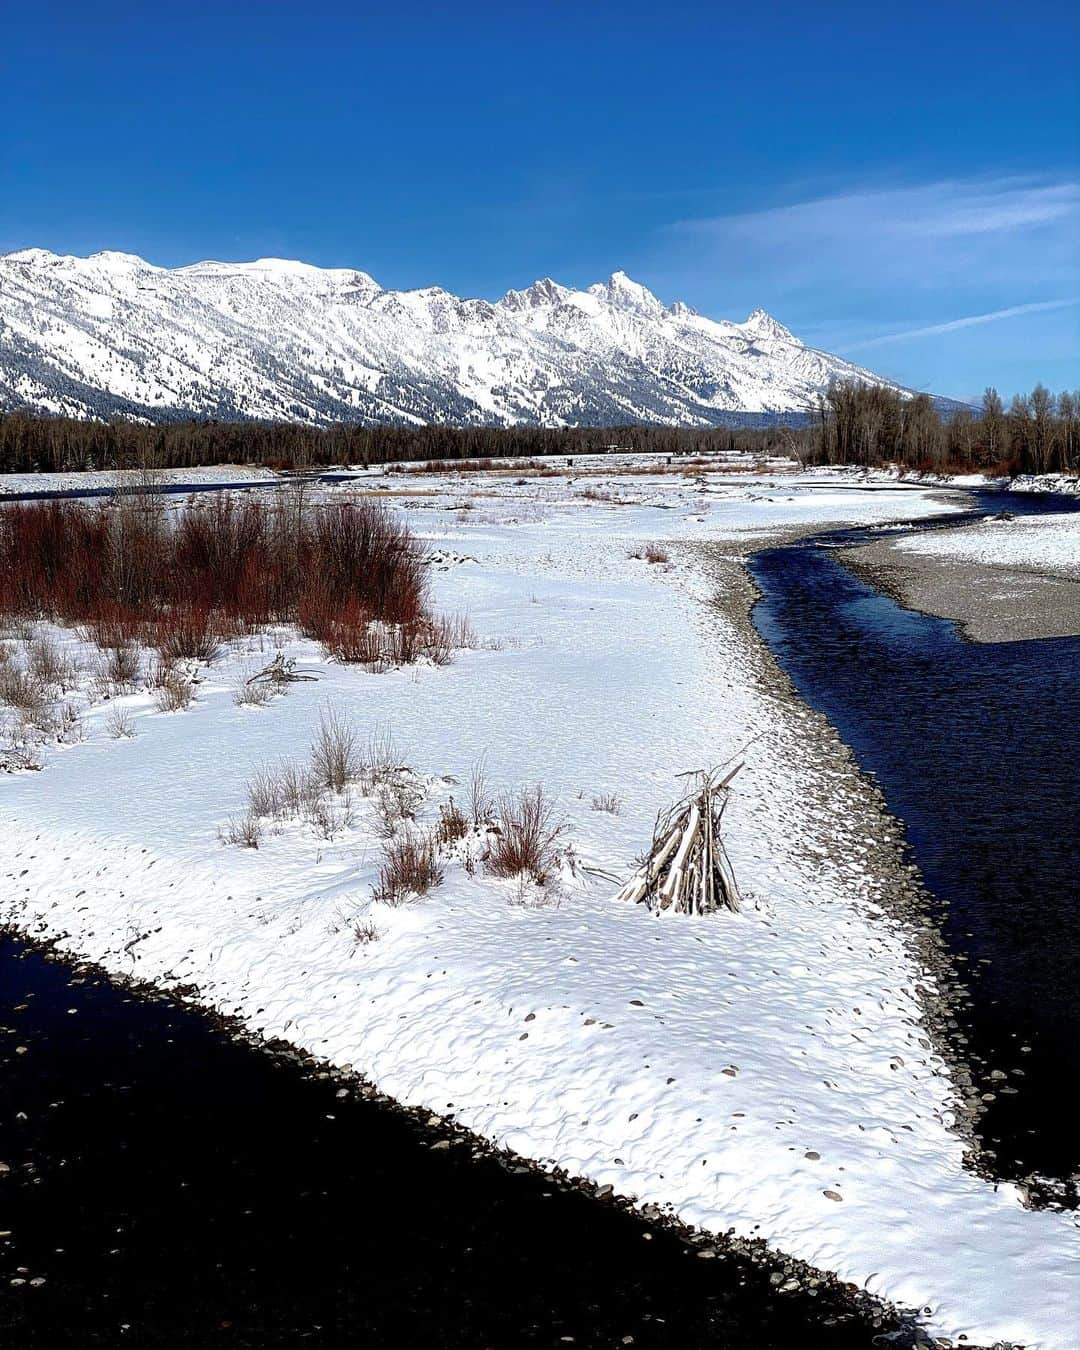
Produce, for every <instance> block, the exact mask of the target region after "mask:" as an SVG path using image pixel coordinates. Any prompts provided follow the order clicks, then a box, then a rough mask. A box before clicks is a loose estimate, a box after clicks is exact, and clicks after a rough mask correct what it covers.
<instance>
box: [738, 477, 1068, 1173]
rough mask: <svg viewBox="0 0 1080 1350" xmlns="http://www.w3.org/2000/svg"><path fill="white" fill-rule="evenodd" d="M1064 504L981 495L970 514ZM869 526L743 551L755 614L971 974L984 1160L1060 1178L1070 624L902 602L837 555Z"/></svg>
mask: <svg viewBox="0 0 1080 1350" xmlns="http://www.w3.org/2000/svg"><path fill="white" fill-rule="evenodd" d="M1077 506H1078V503H1077V501H1076V500H1075V499H1073V498H1060V497H1059V498H1052V497H1039V496H1036V495H1033V494H1023V493H1012V494H1002V493H1000V492H992V493H979V494H976V507H977V510H978V511H979V512H982V513H985V512H987V511H999V510H1001V509H1003V508H1007V509H1008V510H1010V511H1012V512H1014V513H1016V514H1021V513H1035V512H1044V511H1048V510H1058V511H1061V510H1072V509H1076V508H1077ZM956 521H957V517H956V516H955V515H954V516H950V517H945V518H943V519H942V521H941V522H940V523H941V524H947V525H954V524H955V523H956ZM927 524H931V525H932V524H933V522H920V528H923V527H924V526H925V525H927ZM883 533H888V531H887V530H885V531H883V530H881V529H880V528H878V529H870V530H841V531H833V532H830V533H828V534H823V535H819V536H817V537H815V538H813V539H809V540H805V541H803V542H801V543H799V544H797V545H794V546H787V547H783V548H775V549H768V550H766V551H764V552H762V553H759V554H757V555H756V556H755V557H754V558H753V559H752V561H751V572H752V575H753V577H754V580H755V582H756V584H757V586H758V588H759V589H760V591H761V593H762V598H761V599H760V601H759V602H758V604H757V605H756V606H755V608H754V614H753V617H754V622H755V624H756V626H757V628H758V630H759V632H760V633H761V634H762V635H763V637H764V638H765V639H766V641H767V642H768V643H769V646H770V647H771V649H772V651H773V652H774V654H775V655H776V657H777V659H778V660H779V662H780V664H781V666H782V667H783V668H784V670H785V671H786V672H787V673H788V675H789V676H790V677H791V679H792V680H793V682H794V683H795V685H796V687H797V688H798V690H799V692H800V694H801V695H802V697H803V698H804V699H806V701H807V702H808V703H810V704H811V705H812V706H813V707H814V708H816V709H817V710H818V711H820V712H822V713H824V714H825V715H826V716H827V717H828V718H829V720H830V721H831V722H832V724H833V725H834V726H835V727H836V729H837V731H838V732H839V733H840V735H841V736H842V737H843V739H844V740H845V741H846V742H847V744H848V745H849V746H850V747H851V748H852V749H853V750H854V752H855V754H856V756H857V758H858V760H859V763H860V765H861V766H862V768H863V769H864V770H865V771H866V772H867V773H869V774H871V775H873V776H874V778H875V779H876V781H877V783H878V785H879V786H880V787H881V789H882V790H883V792H884V794H885V798H886V801H887V803H888V805H889V807H890V809H891V810H892V812H893V813H894V814H895V815H896V816H898V817H899V818H900V820H901V821H902V822H903V823H904V826H905V827H906V833H907V840H908V844H909V846H910V851H911V856H912V857H913V859H914V861H915V862H916V863H917V865H918V867H919V869H920V870H921V873H922V877H923V879H924V881H925V883H926V885H927V887H928V888H929V890H930V892H931V894H932V896H933V897H934V898H935V900H936V902H937V910H938V914H939V920H940V923H941V927H942V932H943V934H944V936H945V938H946V941H947V943H948V946H949V948H950V950H951V952H952V953H953V956H954V959H955V961H956V965H957V969H958V970H959V971H960V972H961V974H962V977H963V982H964V984H965V985H966V990H967V997H966V999H965V1000H964V1003H963V1006H962V1007H961V1009H960V1014H961V1015H960V1017H959V1022H960V1025H959V1026H958V1027H957V1028H955V1043H956V1045H957V1046H958V1047H959V1048H960V1049H961V1051H963V1052H964V1053H966V1054H967V1056H968V1057H969V1059H970V1061H971V1063H972V1067H973V1070H974V1073H975V1077H976V1081H977V1084H978V1087H979V1090H980V1092H981V1093H984V1094H986V1096H987V1098H988V1100H987V1101H986V1102H985V1103H984V1105H985V1114H984V1115H983V1117H982V1120H981V1124H980V1127H979V1130H980V1136H981V1139H982V1142H983V1144H984V1146H985V1147H986V1148H987V1149H988V1150H989V1151H990V1152H991V1154H992V1156H993V1159H994V1166H995V1169H996V1170H997V1171H999V1172H1000V1173H1001V1174H1003V1175H1007V1176H1010V1177H1026V1176H1030V1175H1031V1174H1033V1173H1034V1174H1041V1175H1044V1176H1047V1177H1051V1178H1058V1179H1066V1180H1067V1179H1068V1178H1069V1177H1070V1175H1071V1174H1072V1173H1074V1172H1075V1171H1076V1169H1077V1167H1078V1166H1080V1135H1078V1134H1077V1131H1076V1128H1075V1123H1074V1120H1073V1118H1072V1116H1071V1113H1069V1112H1068V1111H1065V1110H1063V1109H1062V1100H1063V1097H1064V1096H1066V1095H1068V1094H1070V1093H1071V1091H1072V1090H1073V1087H1074V1085H1075V1083H1076V1082H1078V1081H1080V991H1078V988H1077V981H1076V970H1077V967H1078V963H1080V845H1078V838H1080V833H1078V812H1077V803H1078V802H1080V717H1078V716H1077V709H1078V707H1080V639H1078V638H1056V639H1048V640H1041V641H1023V642H1002V643H974V642H970V641H968V640H966V639H965V638H964V637H963V636H962V634H961V633H960V631H959V630H958V627H957V626H956V625H955V624H954V623H952V622H950V621H949V620H945V619H939V618H933V617H930V616H928V615H924V614H920V613H915V612H912V611H910V610H907V609H904V608H902V607H901V606H900V605H899V604H897V603H896V602H895V601H893V600H892V599H890V598H889V597H888V596H886V595H883V594H882V593H881V592H880V591H878V590H876V589H875V588H874V587H873V586H871V585H869V584H867V583H866V582H865V581H863V580H860V579H859V578H857V577H856V576H854V575H853V574H852V573H851V572H850V571H849V570H848V568H846V567H845V566H843V564H842V563H840V562H838V561H837V559H836V557H835V556H834V555H835V552H836V549H837V548H838V547H840V546H842V545H847V544H853V543H860V542H863V541H865V540H867V539H872V538H880V537H881V536H882V534H883Z"/></svg>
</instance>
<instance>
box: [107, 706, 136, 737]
mask: <svg viewBox="0 0 1080 1350" xmlns="http://www.w3.org/2000/svg"><path fill="white" fill-rule="evenodd" d="M105 730H106V731H107V732H108V733H109V735H110V736H111V737H112V738H113V740H114V741H120V740H130V739H131V737H133V736H134V735H135V719H134V718H133V717H132V715H131V713H130V712H129V711H128V709H127V708H113V710H112V711H111V712H110V713H109V715H108V717H107V718H106V719H105Z"/></svg>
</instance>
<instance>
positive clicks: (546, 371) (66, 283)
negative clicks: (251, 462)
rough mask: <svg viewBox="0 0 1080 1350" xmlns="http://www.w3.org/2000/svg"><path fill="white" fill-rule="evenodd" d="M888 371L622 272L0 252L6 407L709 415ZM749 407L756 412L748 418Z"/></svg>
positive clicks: (469, 418) (1, 377) (476, 417)
mask: <svg viewBox="0 0 1080 1350" xmlns="http://www.w3.org/2000/svg"><path fill="white" fill-rule="evenodd" d="M845 378H859V379H862V380H865V381H868V382H871V383H875V384H888V383H889V382H888V381H885V380H882V379H880V378H879V377H878V376H875V375H872V374H871V373H870V372H869V371H866V370H862V369H861V368H860V367H858V366H853V365H851V364H850V363H849V362H847V361H843V360H841V359H840V358H839V357H836V356H830V355H828V354H827V353H825V352H820V351H816V350H814V349H813V348H810V347H807V346H804V344H803V343H801V342H800V341H799V340H798V338H796V337H794V336H793V335H792V334H791V333H790V332H788V330H787V329H786V328H784V327H783V325H782V324H780V323H777V321H776V320H775V319H773V318H770V316H769V315H768V314H766V313H765V312H764V311H763V310H755V311H754V313H753V314H751V315H750V317H749V318H748V319H747V320H746V321H745V322H744V323H729V322H717V321H714V320H712V319H707V318H705V317H704V316H702V315H700V314H698V313H696V312H695V311H694V310H693V309H691V308H690V307H689V306H688V305H685V304H682V303H681V302H676V303H675V304H673V305H668V306H665V305H663V304H662V303H661V302H660V301H659V300H658V299H657V298H656V296H654V295H653V294H652V293H651V292H650V291H648V290H646V289H645V287H644V286H641V285H639V284H638V283H637V282H635V281H632V280H631V279H630V278H629V277H628V276H626V274H625V273H623V272H616V273H614V275H613V276H612V277H611V279H610V280H609V281H606V282H600V283H597V284H596V285H595V286H590V287H589V288H588V289H587V290H583V291H577V290H572V289H570V288H568V287H566V286H560V285H558V283H556V282H554V281H551V280H544V281H537V282H536V283H535V284H534V285H532V286H530V287H529V288H528V290H523V291H513V290H512V291H508V292H507V293H506V295H505V296H503V298H502V299H501V300H499V301H498V302H497V303H494V304H492V303H489V302H488V301H487V300H469V299H459V298H458V297H457V296H455V295H451V294H450V293H449V292H448V291H444V290H440V289H439V288H438V287H430V288H426V289H423V290H413V291H391V290H384V289H383V288H382V287H381V286H379V285H378V283H377V282H375V281H374V280H372V278H371V277H369V276H368V275H367V274H366V273H364V272H356V271H351V270H349V269H337V268H333V269H330V268H319V267H312V266H310V265H308V264H306V263H300V262H286V261H282V260H280V259H276V258H262V259H259V260H258V261H257V262H250V263H220V262H202V263H195V264H193V265H192V266H190V267H178V268H164V267H155V266H154V265H152V264H151V263H147V262H144V261H143V260H142V259H141V258H137V257H134V256H133V255H131V254H126V253H95V254H94V255H93V256H92V257H89V258H75V257H63V256H59V255H57V254H55V253H50V252H48V251H47V250H45V249H23V250H21V251H19V252H17V253H8V254H6V255H3V256H0V410H3V409H6V410H12V409H15V408H30V409H35V410H39V411H44V412H54V413H64V414H67V415H70V416H75V417H115V416H120V417H139V418H148V419H151V420H165V419H171V418H174V417H177V416H193V415H194V416H199V417H216V418H221V419H230V418H265V419H277V420H283V419H288V420H299V421H304V422H319V423H322V422H330V421H335V420H348V421H354V422H365V423H378V422H446V423H455V424H478V423H487V424H496V425H500V424H508V423H529V424H539V425H547V426H558V425H563V424H578V425H615V424H618V423H626V422H651V423H660V424H665V425H682V426H709V425H725V424H732V423H740V422H746V421H752V420H757V417H760V416H761V415H767V416H768V417H769V419H770V420H771V418H772V417H774V416H776V415H777V414H791V413H800V412H805V411H807V410H808V409H809V408H810V407H812V406H813V403H814V400H815V399H816V397H817V396H818V395H819V394H820V393H821V392H822V391H823V390H824V389H825V388H826V386H827V385H828V383H829V381H830V380H833V379H845ZM755 415H756V416H755Z"/></svg>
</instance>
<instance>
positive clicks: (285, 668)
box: [245, 652, 318, 684]
mask: <svg viewBox="0 0 1080 1350" xmlns="http://www.w3.org/2000/svg"><path fill="white" fill-rule="evenodd" d="M316 679H318V676H317V675H314V674H310V673H308V672H307V671H304V670H297V669H296V658H295V657H293V656H290V657H289V658H288V659H287V660H286V657H285V653H284V652H278V654H277V655H276V656H275V657H274V659H273V660H272V661H271V662H270V664H269V665H268V666H267V667H266V668H265V669H264V670H260V671H257V672H256V673H255V674H254V675H252V676H251V678H250V679H248V680H245V684H295V683H297V681H299V680H316Z"/></svg>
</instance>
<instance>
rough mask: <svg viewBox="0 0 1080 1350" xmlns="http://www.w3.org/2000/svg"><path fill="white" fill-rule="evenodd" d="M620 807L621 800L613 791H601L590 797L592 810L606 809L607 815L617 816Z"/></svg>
mask: <svg viewBox="0 0 1080 1350" xmlns="http://www.w3.org/2000/svg"><path fill="white" fill-rule="evenodd" d="M621 807H622V802H621V800H620V799H619V798H618V797H617V796H616V795H615V793H614V792H602V793H600V795H599V796H597V797H594V798H593V799H592V809H593V810H594V811H607V812H608V814H609V815H613V816H617V815H618V814H619V810H620V808H621Z"/></svg>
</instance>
